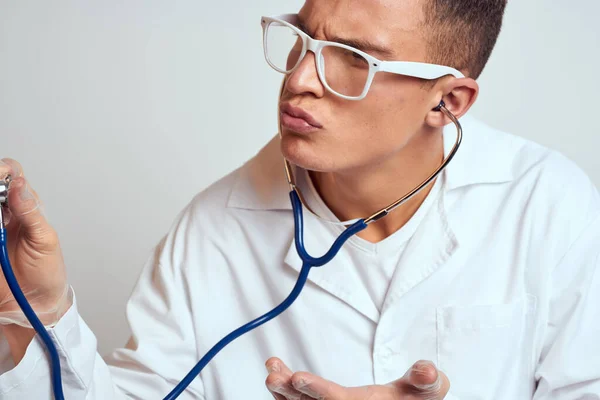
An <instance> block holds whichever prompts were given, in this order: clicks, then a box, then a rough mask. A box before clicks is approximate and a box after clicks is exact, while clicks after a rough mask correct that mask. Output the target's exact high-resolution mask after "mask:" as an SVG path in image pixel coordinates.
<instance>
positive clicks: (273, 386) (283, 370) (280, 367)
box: [265, 357, 312, 400]
mask: <svg viewBox="0 0 600 400" xmlns="http://www.w3.org/2000/svg"><path fill="white" fill-rule="evenodd" d="M265 367H266V368H267V372H268V373H269V375H268V376H267V379H266V381H265V384H266V386H267V389H269V392H271V394H272V395H273V397H274V398H275V399H276V400H309V399H312V398H311V397H308V396H307V395H305V394H302V393H300V392H299V391H297V390H296V389H294V387H293V386H292V371H291V370H290V369H289V368H288V367H287V365H285V363H284V362H283V361H281V360H280V359H279V358H277V357H272V358H269V359H268V360H267V362H266V363H265Z"/></svg>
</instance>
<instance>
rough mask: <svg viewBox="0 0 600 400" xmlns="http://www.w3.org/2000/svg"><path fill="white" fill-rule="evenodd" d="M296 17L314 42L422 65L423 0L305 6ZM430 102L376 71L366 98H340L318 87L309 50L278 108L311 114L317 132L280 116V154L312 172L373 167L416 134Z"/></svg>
mask: <svg viewBox="0 0 600 400" xmlns="http://www.w3.org/2000/svg"><path fill="white" fill-rule="evenodd" d="M299 19H300V22H301V24H302V25H303V27H304V29H305V30H306V33H308V34H309V35H310V36H311V37H313V38H314V39H321V40H333V38H341V39H345V40H350V41H352V40H360V41H365V42H370V43H372V44H375V45H377V47H381V48H384V49H388V50H389V53H387V54H384V53H381V52H379V51H371V50H365V51H366V52H367V53H369V54H371V55H372V56H374V57H376V58H378V59H380V60H390V61H392V60H393V61H419V62H425V60H426V48H425V38H424V35H423V32H422V28H421V27H420V24H421V21H422V10H421V0H367V1H365V0H326V1H324V0H307V1H306V3H305V5H304V7H303V8H302V9H301V10H300V12H299ZM361 50H363V49H361ZM432 96H433V94H432V89H430V88H426V86H424V85H423V81H421V80H419V79H416V78H411V77H404V76H401V75H396V74H389V73H382V72H379V73H377V74H376V75H375V79H374V80H373V84H372V85H371V88H370V90H369V93H368V94H367V96H366V97H365V98H364V99H363V100H359V101H353V100H345V99H342V98H340V97H337V96H335V95H334V94H332V93H330V92H328V91H327V90H326V89H325V88H324V87H323V85H322V84H321V82H320V81H319V78H318V76H317V70H316V66H315V57H314V54H313V53H312V52H308V53H307V55H306V56H305V58H304V60H303V61H302V63H301V64H300V65H299V66H298V68H297V69H296V70H295V71H294V72H293V73H292V74H290V75H288V76H287V77H286V81H285V84H284V88H283V92H282V95H281V105H284V107H283V108H284V109H286V107H285V106H286V105H291V106H292V107H296V108H295V109H294V111H298V109H301V110H302V111H304V112H306V113H308V114H309V115H310V116H311V117H312V118H313V119H314V121H312V122H313V125H317V126H318V128H315V129H308V130H306V129H304V130H303V129H296V128H294V127H295V126H296V127H297V126H298V124H300V125H301V124H302V121H298V120H297V119H294V118H291V117H290V115H286V114H285V113H284V114H282V118H281V119H282V132H281V133H282V138H283V140H282V151H283V154H284V156H285V157H286V158H287V159H289V160H290V161H291V162H292V163H294V164H297V165H299V166H301V167H303V168H306V169H308V170H313V171H323V172H342V171H351V170H353V169H356V168H364V167H369V166H373V165H376V164H378V163H381V162H383V161H385V160H387V159H390V158H391V157H394V156H395V155H397V154H398V153H399V152H400V151H401V150H402V148H404V147H405V146H406V144H407V143H408V142H409V141H410V140H411V139H412V137H413V135H414V134H415V133H417V132H418V131H420V130H421V128H422V126H423V124H424V119H425V116H426V114H427V112H428V111H429V110H431V108H432V107H431V104H432ZM292 112H293V111H292Z"/></svg>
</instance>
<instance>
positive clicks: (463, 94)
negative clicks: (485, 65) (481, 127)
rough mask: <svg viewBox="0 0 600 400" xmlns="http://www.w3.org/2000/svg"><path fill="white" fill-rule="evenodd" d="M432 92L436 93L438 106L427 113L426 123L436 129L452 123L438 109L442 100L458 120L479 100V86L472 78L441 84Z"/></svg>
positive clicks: (455, 79) (447, 81) (454, 79)
mask: <svg viewBox="0 0 600 400" xmlns="http://www.w3.org/2000/svg"><path fill="white" fill-rule="evenodd" d="M432 92H434V93H436V95H435V97H434V99H435V100H434V101H436V104H434V105H433V106H432V107H431V111H430V112H428V113H427V116H426V117H425V122H426V123H427V124H428V125H429V126H432V127H434V128H441V127H443V126H446V125H448V124H449V123H451V122H452V121H451V120H450V118H448V117H447V116H446V115H445V114H444V113H443V112H441V111H439V109H436V107H438V106H439V104H440V100H443V101H444V103H445V107H446V108H447V109H448V111H450V112H451V113H452V114H454V116H455V117H456V118H460V117H462V116H463V115H465V114H466V113H467V111H469V109H470V108H471V106H472V105H473V104H474V103H475V100H477V96H478V95H479V85H478V84H477V82H476V81H475V80H474V79H472V78H451V79H449V80H444V81H441V82H439V84H438V85H436V86H435V87H434V89H432Z"/></svg>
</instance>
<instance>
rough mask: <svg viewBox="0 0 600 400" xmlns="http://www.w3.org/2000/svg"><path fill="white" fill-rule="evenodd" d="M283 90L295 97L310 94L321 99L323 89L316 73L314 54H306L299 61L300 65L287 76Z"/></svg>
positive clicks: (310, 52)
mask: <svg viewBox="0 0 600 400" xmlns="http://www.w3.org/2000/svg"><path fill="white" fill-rule="evenodd" d="M285 88H286V90H287V91H289V92H290V93H293V94H296V95H300V94H312V95H313V96H315V97H317V98H321V97H323V95H324V94H325V88H324V87H323V84H322V83H321V80H320V79H319V75H318V73H317V64H316V59H315V53H313V52H312V51H307V52H306V54H305V55H304V58H303V59H302V60H301V61H300V65H298V67H296V69H295V70H294V72H292V73H291V74H289V75H288V77H287V79H286V83H285Z"/></svg>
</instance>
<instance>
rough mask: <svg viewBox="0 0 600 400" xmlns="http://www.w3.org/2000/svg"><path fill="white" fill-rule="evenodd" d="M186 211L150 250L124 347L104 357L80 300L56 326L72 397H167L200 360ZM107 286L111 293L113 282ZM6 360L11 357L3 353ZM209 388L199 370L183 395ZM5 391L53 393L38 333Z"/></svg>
mask: <svg viewBox="0 0 600 400" xmlns="http://www.w3.org/2000/svg"><path fill="white" fill-rule="evenodd" d="M182 214H183V216H182V215H180V216H179V218H178V221H177V222H176V224H175V226H174V228H173V229H172V230H171V232H170V233H169V235H167V236H166V237H165V238H164V239H163V241H161V243H160V244H159V245H158V246H157V247H156V250H155V252H154V253H153V254H152V256H151V257H150V258H149V260H148V262H147V263H146V265H145V267H144V269H143V272H142V274H141V276H140V278H139V280H138V282H137V284H136V286H135V289H134V291H133V293H132V295H131V297H130V299H129V301H128V304H127V319H128V322H129V325H130V328H131V332H132V335H131V338H130V339H129V341H128V343H127V345H126V347H125V348H123V349H118V350H116V351H115V352H113V353H112V354H111V355H110V356H108V357H106V358H105V359H103V358H102V357H101V356H100V355H99V354H98V352H97V341H96V337H95V336H94V334H93V332H92V331H91V330H90V328H89V327H88V326H87V325H86V323H85V322H84V321H83V319H82V318H81V316H80V315H79V313H78V311H77V303H76V302H74V304H73V306H72V307H71V308H70V309H69V311H68V312H67V313H66V314H65V315H64V316H63V317H62V318H61V320H60V321H59V323H58V324H57V325H56V326H55V327H54V328H52V329H50V330H49V332H50V336H51V337H52V339H53V341H54V343H55V344H56V346H57V349H58V352H59V354H60V359H61V369H62V379H63V390H64V394H65V398H66V399H69V400H71V399H88V400H92V399H93V400H96V399H103V400H108V399H158V398H163V397H164V396H166V395H167V394H168V393H169V392H170V391H171V390H172V389H173V388H174V387H175V385H176V384H177V383H178V382H179V381H180V380H181V379H182V378H183V377H184V376H185V375H186V374H187V373H188V372H189V370H190V369H191V368H192V367H193V366H194V365H195V364H196V362H197V361H198V359H197V357H198V351H197V347H196V341H195V333H194V327H193V323H192V316H191V311H190V306H189V304H188V303H189V302H188V300H187V299H188V297H187V284H186V282H185V277H184V274H183V272H182V270H183V269H182V268H181V265H180V263H181V262H180V260H181V258H182V257H181V256H180V254H179V253H178V252H181V251H182V248H181V246H183V244H181V245H180V244H179V243H180V242H181V241H180V240H179V238H181V237H182V236H183V235H185V231H186V225H187V224H188V223H189V221H187V219H188V217H187V216H186V215H185V213H182ZM106 293H107V295H110V288H107V291H106ZM0 340H2V338H0ZM0 347H1V346H0ZM2 353H4V356H6V354H7V352H6V351H4V352H2ZM0 355H1V354H0ZM0 365H9V363H8V362H6V363H5V362H2V361H0ZM203 392H204V390H203V385H202V382H201V380H200V378H196V379H195V380H194V381H193V383H192V384H191V385H190V386H189V387H188V390H187V391H186V392H185V393H184V394H182V395H181V396H180V397H179V398H181V399H204V394H203ZM0 398H3V399H4V398H10V399H19V398H22V399H52V398H53V395H52V388H51V380H50V369H49V363H48V361H47V357H46V355H45V352H44V348H43V345H42V343H41V342H40V341H39V340H37V338H36V339H34V340H33V341H32V342H31V344H30V345H29V347H28V348H27V352H26V354H25V356H24V358H23V359H22V361H21V362H20V363H19V364H18V365H16V366H13V367H12V368H10V369H9V370H8V371H6V372H4V373H2V375H0Z"/></svg>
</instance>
